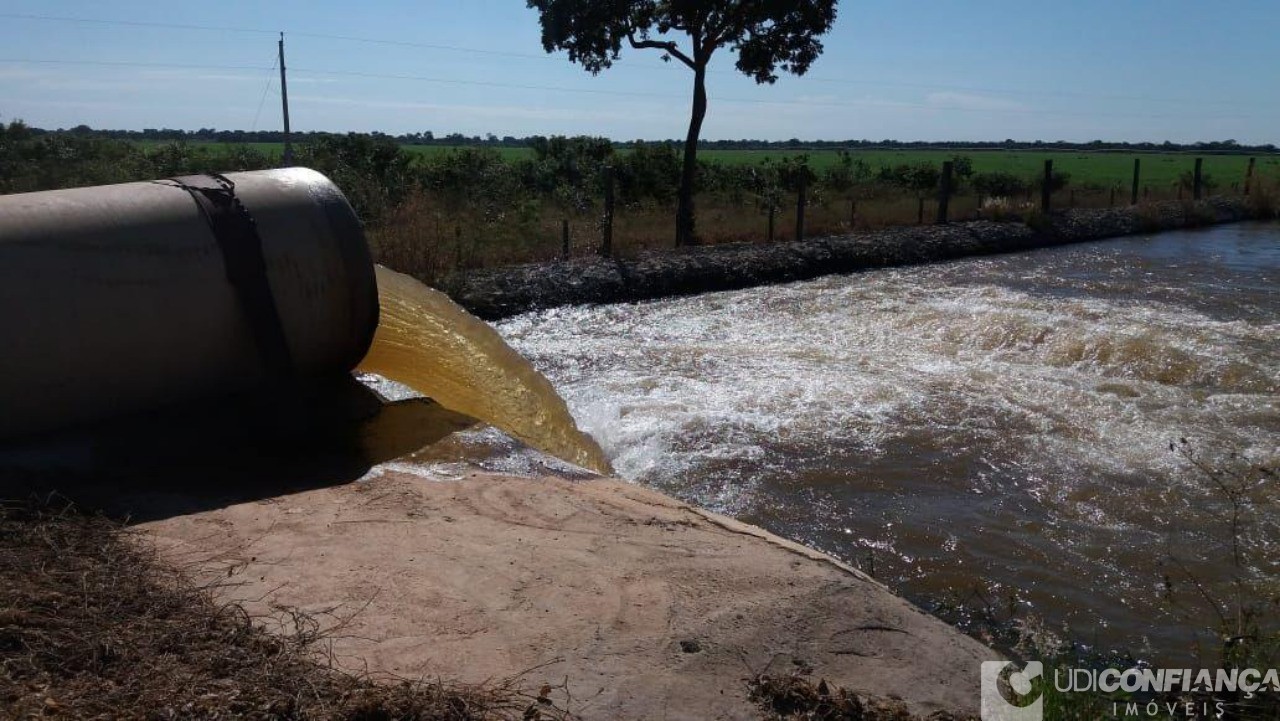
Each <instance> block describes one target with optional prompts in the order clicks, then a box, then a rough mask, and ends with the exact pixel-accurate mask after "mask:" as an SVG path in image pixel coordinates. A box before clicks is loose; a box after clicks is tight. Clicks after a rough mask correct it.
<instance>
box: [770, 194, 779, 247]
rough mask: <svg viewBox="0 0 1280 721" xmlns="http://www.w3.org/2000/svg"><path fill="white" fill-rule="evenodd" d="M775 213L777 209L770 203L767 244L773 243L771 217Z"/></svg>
mask: <svg viewBox="0 0 1280 721" xmlns="http://www.w3.org/2000/svg"><path fill="white" fill-rule="evenodd" d="M775 212H777V208H776V207H774V206H773V204H772V203H770V204H769V242H770V243H772V242H773V237H774V236H773V215H774V213H775Z"/></svg>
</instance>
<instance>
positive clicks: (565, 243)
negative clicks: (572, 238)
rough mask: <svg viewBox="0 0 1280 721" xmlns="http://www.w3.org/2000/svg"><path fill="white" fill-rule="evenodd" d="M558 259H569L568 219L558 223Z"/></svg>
mask: <svg viewBox="0 0 1280 721" xmlns="http://www.w3.org/2000/svg"><path fill="white" fill-rule="evenodd" d="M560 257H561V258H564V259H565V260H568V259H569V219H568V218H564V219H562V220H561V221H560Z"/></svg>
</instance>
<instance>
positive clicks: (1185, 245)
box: [498, 224, 1280, 660]
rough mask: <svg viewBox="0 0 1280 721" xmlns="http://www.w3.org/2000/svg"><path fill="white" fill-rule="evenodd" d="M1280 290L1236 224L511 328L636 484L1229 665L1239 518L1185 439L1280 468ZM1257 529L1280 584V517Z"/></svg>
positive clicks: (1274, 245) (969, 603)
mask: <svg viewBox="0 0 1280 721" xmlns="http://www.w3.org/2000/svg"><path fill="white" fill-rule="evenodd" d="M1278 284H1280V227H1278V226H1276V225H1260V224H1259V225H1237V226H1229V227H1219V228H1214V229H1208V230H1197V231H1188V232H1176V233H1168V234H1163V235H1159V236H1153V237H1139V238H1131V239H1122V240H1112V241H1106V242H1099V243H1091V244H1086V245H1075V246H1068V247H1061V248H1052V249H1045V250H1040V251H1035V252H1029V253H1024V254H1018V255H1006V256H999V257H991V258H982V259H971V260H964V261H958V262H952V263H946V264H939V265H932V266H926V267H916V268H902V269H891V270H883V271H876V272H868V273H862V274H856V275H851V276H844V277H830V278H824V279H820V280H816V281H810V282H804V283H795V284H790V285H781V286H773V287H765V288H755V289H750V290H743V291H734V292H726V293H717V294H710V295H703V296H698V297H693V298H681V299H670V300H661V301H655V302H648V303H642V304H635V305H612V306H597V307H574V308H562V309H555V310H550V311H545V312H541V313H533V314H527V315H523V316H519V317H516V318H513V319H510V320H507V321H505V322H503V323H501V324H499V325H498V329H499V331H500V332H501V333H502V335H503V336H504V337H505V338H506V339H507V341H508V342H510V343H511V344H512V345H513V346H514V347H515V348H516V349H518V350H519V351H520V352H521V353H523V354H524V355H525V356H526V357H528V358H529V359H531V361H532V362H533V364H534V365H535V366H536V367H537V368H538V369H539V370H541V371H542V372H543V373H545V374H546V375H547V376H548V377H549V378H550V379H551V381H552V382H553V383H554V384H555V386H556V388H557V390H558V391H559V392H560V394H561V395H562V396H564V398H565V399H566V400H567V402H568V405H569V408H570V410H571V411H572V412H573V414H574V416H575V417H576V418H577V421H578V423H579V425H581V426H582V427H583V428H584V429H585V430H587V431H588V432H590V433H591V434H592V435H593V436H594V437H595V438H596V439H597V440H599V441H600V443H601V445H602V446H603V447H604V450H605V452H606V453H607V454H608V455H609V457H610V459H611V460H612V462H613V464H614V466H615V467H616V468H617V470H618V472H619V473H620V474H621V475H622V476H624V477H626V478H628V479H631V480H633V481H636V482H639V483H644V484H647V485H651V486H655V487H657V488H660V489H662V490H664V491H667V492H670V493H672V494H674V495H676V496H679V497H681V498H684V499H687V500H689V501H692V502H694V503H697V504H699V505H702V506H705V507H708V508H711V509H714V510H717V511H721V512H724V513H728V514H731V515H733V516H736V517H738V518H741V519H743V520H745V521H748V522H751V523H755V524H758V525H761V526H763V527H765V528H767V529H769V530H771V531H774V532H776V533H778V534H780V535H783V536H786V537H789V538H792V539H795V540H798V541H801V542H803V543H806V544H809V545H811V546H814V547H817V548H820V549H823V550H825V551H827V552H829V553H831V554H833V555H835V556H837V557H840V558H842V559H845V560H847V561H849V562H851V563H854V564H857V565H859V566H861V567H863V568H864V569H866V570H869V571H872V572H873V573H874V575H875V576H876V577H878V578H879V579H881V580H882V581H884V582H885V583H887V584H888V585H889V586H890V587H891V588H894V589H895V590H897V591H899V592H901V593H904V594H905V595H907V596H908V597H910V598H912V599H914V600H916V601H917V602H919V603H921V604H922V605H923V606H925V607H926V608H932V609H934V610H939V611H942V610H945V609H947V608H949V607H951V606H952V605H957V604H958V605H961V606H963V607H965V608H968V609H969V610H971V611H972V610H973V609H975V608H978V609H982V610H984V611H986V612H989V614H991V615H994V616H1003V617H1005V619H1006V620H1008V618H1009V617H1010V615H1012V618H1013V619H1014V620H1015V621H1027V620H1032V621H1033V622H1034V621H1035V620H1038V621H1039V622H1041V623H1042V624H1043V625H1044V626H1045V627H1046V628H1047V629H1050V630H1052V631H1054V632H1057V633H1058V634H1060V635H1062V636H1065V637H1067V638H1070V639H1073V640H1075V641H1077V642H1081V643H1083V644H1086V645H1088V646H1091V647H1093V648H1096V649H1097V650H1099V651H1112V650H1115V651H1120V652H1130V653H1133V654H1135V655H1138V656H1140V657H1145V658H1151V659H1167V660H1172V659H1181V658H1184V657H1185V655H1186V654H1188V653H1191V652H1192V651H1193V649H1194V646H1195V644H1196V642H1197V641H1200V642H1205V643H1209V644H1212V643H1214V641H1213V637H1212V635H1211V634H1209V633H1208V631H1207V630H1206V624H1207V623H1208V622H1209V621H1211V620H1212V618H1211V614H1210V612H1209V611H1208V610H1207V609H1206V608H1205V607H1203V606H1202V605H1198V604H1200V601H1198V600H1197V598H1196V597H1195V594H1191V593H1187V592H1186V591H1188V590H1189V589H1190V588H1191V586H1190V584H1189V583H1187V582H1186V572H1190V573H1191V574H1194V575H1195V576H1197V577H1198V578H1199V580H1200V581H1201V582H1202V583H1204V584H1205V585H1206V586H1207V587H1209V588H1212V589H1221V590H1222V592H1224V595H1225V589H1224V588H1223V584H1224V583H1226V582H1227V581H1229V580H1230V578H1231V577H1232V576H1233V574H1234V571H1233V570H1232V566H1231V563H1230V550H1229V546H1228V545H1227V544H1228V541H1229V532H1228V511H1227V507H1228V504H1227V503H1226V501H1225V499H1223V498H1222V496H1221V494H1220V493H1218V492H1216V491H1215V490H1214V488H1213V486H1212V484H1211V483H1210V482H1209V481H1208V480H1207V479H1206V478H1205V477H1204V476H1203V475H1202V474H1200V473H1198V472H1196V471H1195V470H1194V469H1192V468H1191V467H1190V466H1189V465H1188V464H1187V463H1186V462H1185V461H1183V460H1182V459H1180V458H1179V457H1178V455H1176V454H1174V453H1171V452H1170V450H1169V444H1170V442H1171V441H1176V440H1177V439H1180V438H1183V437H1185V438H1187V439H1188V440H1189V441H1190V442H1191V443H1192V444H1193V445H1194V446H1195V447H1196V448H1199V449H1201V452H1202V453H1204V454H1207V455H1210V456H1212V455H1224V454H1227V453H1231V452H1235V453H1239V454H1240V455H1241V456H1242V458H1244V459H1246V460H1247V461H1251V462H1261V463H1269V464H1271V465H1272V466H1273V467H1274V466H1275V464H1276V462H1277V459H1278V458H1280V293H1278V291H1277V288H1278ZM1222 463H1224V464H1225V463H1226V461H1222ZM507 470H510V468H508V469H507ZM1271 490H1272V491H1274V488H1273V489H1271ZM1271 497H1272V498H1275V494H1274V493H1272V496H1271ZM1247 534H1248V538H1247V539H1246V540H1247V542H1248V544H1249V547H1250V549H1251V555H1250V556H1249V560H1248V562H1249V566H1250V569H1249V571H1248V573H1249V574H1253V575H1255V576H1258V575H1260V576H1264V577H1268V576H1269V577H1270V578H1273V579H1274V578H1275V577H1276V573H1277V571H1278V570H1280V509H1278V508H1277V506H1276V505H1271V506H1269V507H1268V506H1261V507H1258V508H1257V509H1256V511H1255V512H1253V513H1251V514H1249V524H1248V526H1247ZM1166 577H1168V578H1169V579H1170V580H1172V581H1173V582H1174V588H1175V592H1174V594H1173V596H1172V597H1169V596H1168V594H1167V593H1166V584H1165V579H1166Z"/></svg>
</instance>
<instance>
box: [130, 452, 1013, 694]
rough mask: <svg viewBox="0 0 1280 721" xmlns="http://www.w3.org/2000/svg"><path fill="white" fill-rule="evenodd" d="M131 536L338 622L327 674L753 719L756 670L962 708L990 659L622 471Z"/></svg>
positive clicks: (923, 619)
mask: <svg viewBox="0 0 1280 721" xmlns="http://www.w3.org/2000/svg"><path fill="white" fill-rule="evenodd" d="M397 468H403V467H402V466H397ZM140 527H141V528H142V529H144V530H145V531H147V532H148V533H150V534H152V535H153V536H154V537H155V538H156V539H157V540H158V542H159V544H160V547H161V549H162V554H163V555H168V556H170V557H172V558H173V559H175V560H180V561H181V562H183V563H187V564H189V563H191V562H192V560H193V559H198V560H199V562H200V564H201V565H202V566H203V568H204V570H205V572H206V573H208V574H209V575H210V577H211V578H218V579H220V580H221V581H222V586H221V587H222V589H223V591H222V592H223V593H224V594H225V595H226V597H227V598H228V599H229V600H236V601H240V602H243V603H245V604H246V606H247V607H248V608H249V610H250V611H251V612H254V611H257V612H267V611H268V610H269V609H270V608H271V607H272V606H273V605H276V604H280V605H284V606H292V607H298V608H301V609H304V610H307V611H310V612H312V613H314V614H317V617H318V618H322V619H326V621H327V622H328V623H332V624H340V629H339V630H337V631H335V632H334V636H333V646H332V651H333V657H334V658H335V659H336V661H337V662H338V663H339V664H340V665H341V666H344V667H346V668H349V669H355V670H359V671H361V672H363V671H365V670H368V671H371V672H387V673H393V674H397V675H401V676H408V677H419V676H427V677H435V676H443V677H445V678H446V679H456V680H461V681H464V682H480V681H484V680H486V679H490V678H505V677H508V676H511V675H513V674H520V673H522V672H523V673H525V677H526V678H527V679H528V680H529V681H530V682H531V683H533V684H534V687H536V686H537V684H539V683H543V682H546V683H548V684H557V685H558V684H560V683H562V682H563V683H565V684H566V686H565V690H566V692H567V695H568V697H570V698H571V699H572V701H571V702H570V703H569V709H570V710H571V711H575V712H577V713H579V714H581V715H582V716H583V717H584V718H587V719H611V720H612V719H631V718H666V719H717V718H720V719H730V718H753V717H758V711H755V710H753V707H752V704H751V702H750V701H749V700H748V699H747V688H746V684H745V680H746V679H748V678H750V677H751V676H752V675H754V674H756V673H759V672H761V671H763V670H765V669H766V668H769V669H770V670H771V671H772V672H781V673H790V672H793V671H797V670H801V671H810V670H811V672H812V674H813V676H814V677H815V678H817V677H822V678H825V679H827V680H828V681H830V682H834V683H837V684H840V685H844V686H847V687H848V688H849V689H850V690H853V691H859V692H866V693H869V694H873V695H876V696H897V697H901V698H903V699H905V700H906V701H907V702H908V704H909V706H910V707H911V708H912V709H913V710H915V711H918V712H929V711H934V710H939V709H947V710H951V711H958V712H961V713H967V714H970V715H972V714H974V713H976V711H977V702H978V668H979V663H980V662H981V661H982V660H984V659H990V658H994V657H995V654H994V653H992V652H991V651H989V650H987V649H986V648H984V647H983V646H982V645H981V644H979V643H977V642H976V641H974V640H972V639H970V638H968V637H966V636H964V635H963V634H960V633H959V632H957V631H955V630H954V629H952V628H950V627H948V626H946V625H945V624H943V623H942V622H940V621H938V620H936V619H935V618H933V617H931V616H928V615H926V614H924V613H923V612H921V611H919V610H918V609H916V608H915V607H913V606H911V605H910V604H908V603H907V602H905V601H903V600H902V599H900V598H898V597H897V596H894V595H893V594H892V593H890V592H889V591H888V590H886V589H885V588H884V587H883V586H881V585H880V584H878V583H876V582H875V581H873V580H871V579H869V578H867V577H865V576H863V575H861V574H859V573H858V572H856V571H854V570H852V569H850V568H847V567H845V566H843V565H841V564H839V563H837V562H836V561H834V560H832V559H830V558H828V557H826V556H823V555H821V554H819V553H817V552H815V551H812V550H809V549H806V548H804V547H802V546H798V545H796V544H793V543H790V542H787V541H785V540H782V539H780V538H777V537H775V536H772V535H770V534H768V533H766V532H764V531H762V530H760V529H757V528H754V527H750V526H746V525H743V524H740V523H738V522H736V521H733V520H730V519H727V518H723V517H720V516H716V515H714V514H710V513H707V512H704V511H700V510H697V509H694V508H692V507H690V506H687V505H685V504H682V503H679V502H677V501H675V500H672V499H670V498H668V497H666V496H663V495H661V494H659V493H656V492H654V491H650V490H646V489H644V488H640V487H637V486H634V485H631V484H627V483H623V482H619V481H614V480H607V479H600V480H589V481H570V480H566V479H560V478H516V477H502V476H494V475H484V474H472V475H468V476H466V477H465V478H461V479H457V480H439V479H432V478H428V477H423V476H421V475H418V474H413V473H406V472H404V471H403V470H389V469H387V468H385V467H378V468H375V469H374V470H373V471H372V472H370V473H369V474H368V475H366V476H365V478H364V479H363V480H360V481H357V482H354V483H348V484H343V485H334V486H328V487H323V488H317V489H312V490H307V491H303V492H300V493H295V494H293V495H286V496H278V497H268V498H263V499H261V500H256V501H252V502H245V503H237V504H232V505H228V506H225V507H219V508H214V509H209V510H203V511H200V512H195V513H191V514H187V515H178V516H172V517H168V518H163V519H159V520H154V521H150V522H147V523H145V524H142V525H141V526H140ZM459 675H461V676H462V678H457V677H458V676H459Z"/></svg>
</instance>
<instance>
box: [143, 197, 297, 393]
mask: <svg viewBox="0 0 1280 721" xmlns="http://www.w3.org/2000/svg"><path fill="white" fill-rule="evenodd" d="M162 182H164V183H165V184H169V183H172V184H173V185H174V187H178V188H181V189H182V190H185V191H186V192H187V193H188V194H189V195H190V196H191V197H192V198H193V199H194V200H195V202H196V206H197V207H199V208H200V212H201V214H202V215H203V216H204V219H205V221H206V222H207V223H208V224H209V228H210V229H211V230H212V231H213V237H214V238H215V239H216V240H217V242H218V247H219V248H221V249H222V262H223V264H224V265H225V267H226V270H227V280H228V281H229V282H230V283H231V285H232V287H233V288H235V292H236V297H237V298H239V300H240V305H241V307H242V309H243V311H244V316H245V320H246V321H247V322H248V324H249V330H250V332H251V333H252V334H253V341H254V344H255V345H256V346H257V347H258V355H259V357H260V358H261V359H262V363H263V365H264V366H265V367H266V370H267V373H268V374H269V375H271V376H273V377H277V378H279V377H287V376H291V375H293V374H294V372H295V369H294V366H293V359H292V356H291V354H290V353H289V343H288V339H287V338H286V337H285V332H284V324H283V323H282V322H281V320H280V311H279V309H278V308H276V301H275V296H274V295H272V293H271V283H270V280H269V279H268V278H267V262H266V258H265V257H264V255H263V252H262V238H261V237H260V236H259V235H258V226H257V223H255V222H254V220H253V216H252V215H250V214H249V211H248V210H246V209H245V207H244V204H243V203H241V202H240V199H239V198H237V197H236V186H235V183H233V182H231V180H229V179H228V178H226V177H224V176H222V175H218V174H216V173H208V174H205V175H187V176H183V177H178V178H169V179H168V181H162Z"/></svg>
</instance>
